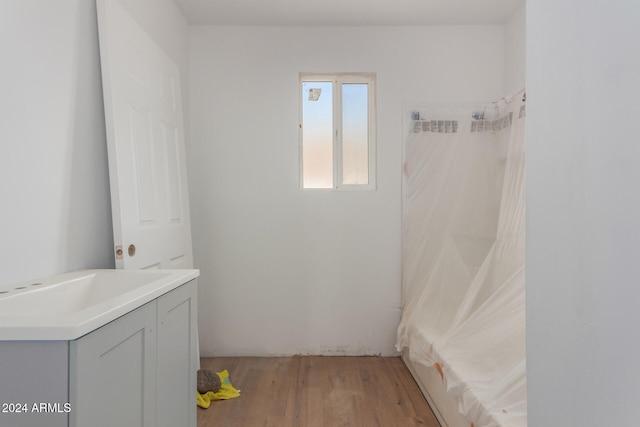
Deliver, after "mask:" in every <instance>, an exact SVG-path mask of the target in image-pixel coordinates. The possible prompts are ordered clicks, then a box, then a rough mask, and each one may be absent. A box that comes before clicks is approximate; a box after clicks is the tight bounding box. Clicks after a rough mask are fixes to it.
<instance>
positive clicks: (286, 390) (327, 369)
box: [198, 356, 439, 427]
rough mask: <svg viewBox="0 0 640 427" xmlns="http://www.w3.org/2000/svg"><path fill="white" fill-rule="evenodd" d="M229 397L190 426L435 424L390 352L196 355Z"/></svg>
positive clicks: (202, 412) (403, 426)
mask: <svg viewBox="0 0 640 427" xmlns="http://www.w3.org/2000/svg"><path fill="white" fill-rule="evenodd" d="M201 369H209V370H212V371H222V370H224V369H226V370H228V371H229V375H230V379H231V383H232V384H233V386H234V387H235V388H237V389H239V390H241V396H240V397H238V398H235V399H230V400H223V401H217V402H213V403H212V404H211V406H210V407H209V408H208V409H202V408H198V427H254V426H255V427H257V426H261V427H271V426H274V427H275V426H277V427H304V426H308V427H340V426H345V427H347V426H348V427H354V426H362V427H374V426H380V427H393V426H398V427H410V426H423V427H438V426H439V424H438V422H437V420H436V418H435V417H434V415H433V413H432V412H431V410H430V409H429V405H428V404H427V402H426V401H425V399H424V397H423V396H422V394H421V393H420V390H419V389H418V386H417V385H416V383H415V382H414V380H413V378H412V377H411V374H410V373H409V371H408V370H407V368H406V366H405V365H404V363H403V362H402V360H401V359H400V358H398V357H324V356H294V357H266V358H262V357H258V358H252V357H220V358H203V359H202V360H201Z"/></svg>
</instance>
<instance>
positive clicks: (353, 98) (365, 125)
mask: <svg viewBox="0 0 640 427" xmlns="http://www.w3.org/2000/svg"><path fill="white" fill-rule="evenodd" d="M368 89H369V87H368V85H367V84H366V83H364V84H363V83H357V84H355V83H344V84H343V85H342V183H343V184H347V185H348V184H365V185H366V184H368V183H369V150H368V140H369V91H368Z"/></svg>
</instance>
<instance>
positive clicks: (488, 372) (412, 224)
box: [397, 92, 526, 427]
mask: <svg viewBox="0 0 640 427" xmlns="http://www.w3.org/2000/svg"><path fill="white" fill-rule="evenodd" d="M524 122H525V114H524V93H523V92H521V93H519V94H516V95H514V96H512V97H510V98H508V99H506V100H501V101H499V102H496V103H491V104H487V105H480V106H465V107H446V108H428V109H421V110H416V111H414V112H413V113H412V122H411V123H412V126H411V128H410V130H409V136H408V138H407V139H406V143H405V147H404V182H403V267H402V268H403V269H402V274H403V312H402V320H401V323H400V327H399V329H398V342H397V347H398V349H399V350H404V351H405V354H407V353H408V355H409V359H410V361H411V362H412V363H418V364H420V365H423V366H426V367H433V368H434V369H436V370H437V372H438V375H439V377H440V378H441V380H442V382H443V384H444V385H445V387H446V395H447V399H450V400H452V401H454V403H455V405H456V406H457V408H458V411H459V412H460V413H461V414H462V415H463V416H464V417H465V418H466V419H468V420H469V422H470V423H469V424H471V422H472V423H473V425H475V426H490V427H491V426H525V425H526V369H525V366H526V364H525V299H524V293H525V288H524V239H525V205H524V169H525V161H524ZM441 123H442V124H441Z"/></svg>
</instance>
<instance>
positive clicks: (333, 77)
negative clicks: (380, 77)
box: [298, 73, 377, 191]
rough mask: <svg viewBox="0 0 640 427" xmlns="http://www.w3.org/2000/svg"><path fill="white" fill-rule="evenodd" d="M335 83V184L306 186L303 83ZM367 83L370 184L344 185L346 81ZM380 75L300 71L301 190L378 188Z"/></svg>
mask: <svg viewBox="0 0 640 427" xmlns="http://www.w3.org/2000/svg"><path fill="white" fill-rule="evenodd" d="M314 81H315V82H332V83H333V85H332V86H333V136H334V137H333V187H332V188H305V187H304V179H303V178H304V169H303V168H304V165H303V152H302V151H303V140H302V135H303V132H302V126H303V123H302V96H303V94H302V83H303V82H314ZM343 83H363V84H364V83H366V84H367V88H368V125H369V129H368V141H367V142H368V168H369V170H368V173H369V179H368V183H367V184H343V183H342V181H343V176H342V175H343V170H342V84H343ZM375 86H376V75H375V73H300V79H299V82H298V88H299V94H298V103H299V108H298V114H299V119H298V123H299V137H298V140H299V144H298V154H299V156H298V157H299V176H300V189H301V190H305V191H323V190H324V191H327V190H329V191H332V190H375V189H376V175H377V173H376V87H375Z"/></svg>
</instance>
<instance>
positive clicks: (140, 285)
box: [0, 270, 200, 341]
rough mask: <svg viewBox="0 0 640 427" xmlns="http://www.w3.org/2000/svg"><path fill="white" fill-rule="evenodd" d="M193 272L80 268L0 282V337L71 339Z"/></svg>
mask: <svg viewBox="0 0 640 427" xmlns="http://www.w3.org/2000/svg"><path fill="white" fill-rule="evenodd" d="M199 275H200V271H199V270H82V271H76V272H71V273H63V274H59V275H56V276H50V277H47V278H43V279H37V280H31V281H28V282H23V283H17V284H12V285H0V341H68V340H74V339H76V338H79V337H81V336H82V335H85V334H87V333H89V332H91V331H93V330H95V329H97V328H99V327H100V326H103V325H105V324H107V323H109V322H111V321H112V320H115V319H117V318H118V317H120V316H122V315H124V314H126V313H128V312H130V311H132V310H135V309H136V308H138V307H140V306H142V305H144V304H146V303H148V302H150V301H153V300H154V299H156V298H158V297H160V296H161V295H163V294H166V293H167V292H170V291H172V290H173V289H175V288H177V287H179V286H181V285H183V284H185V283H187V282H189V281H190V280H193V279H195V278H197V277H198V276H199Z"/></svg>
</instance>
